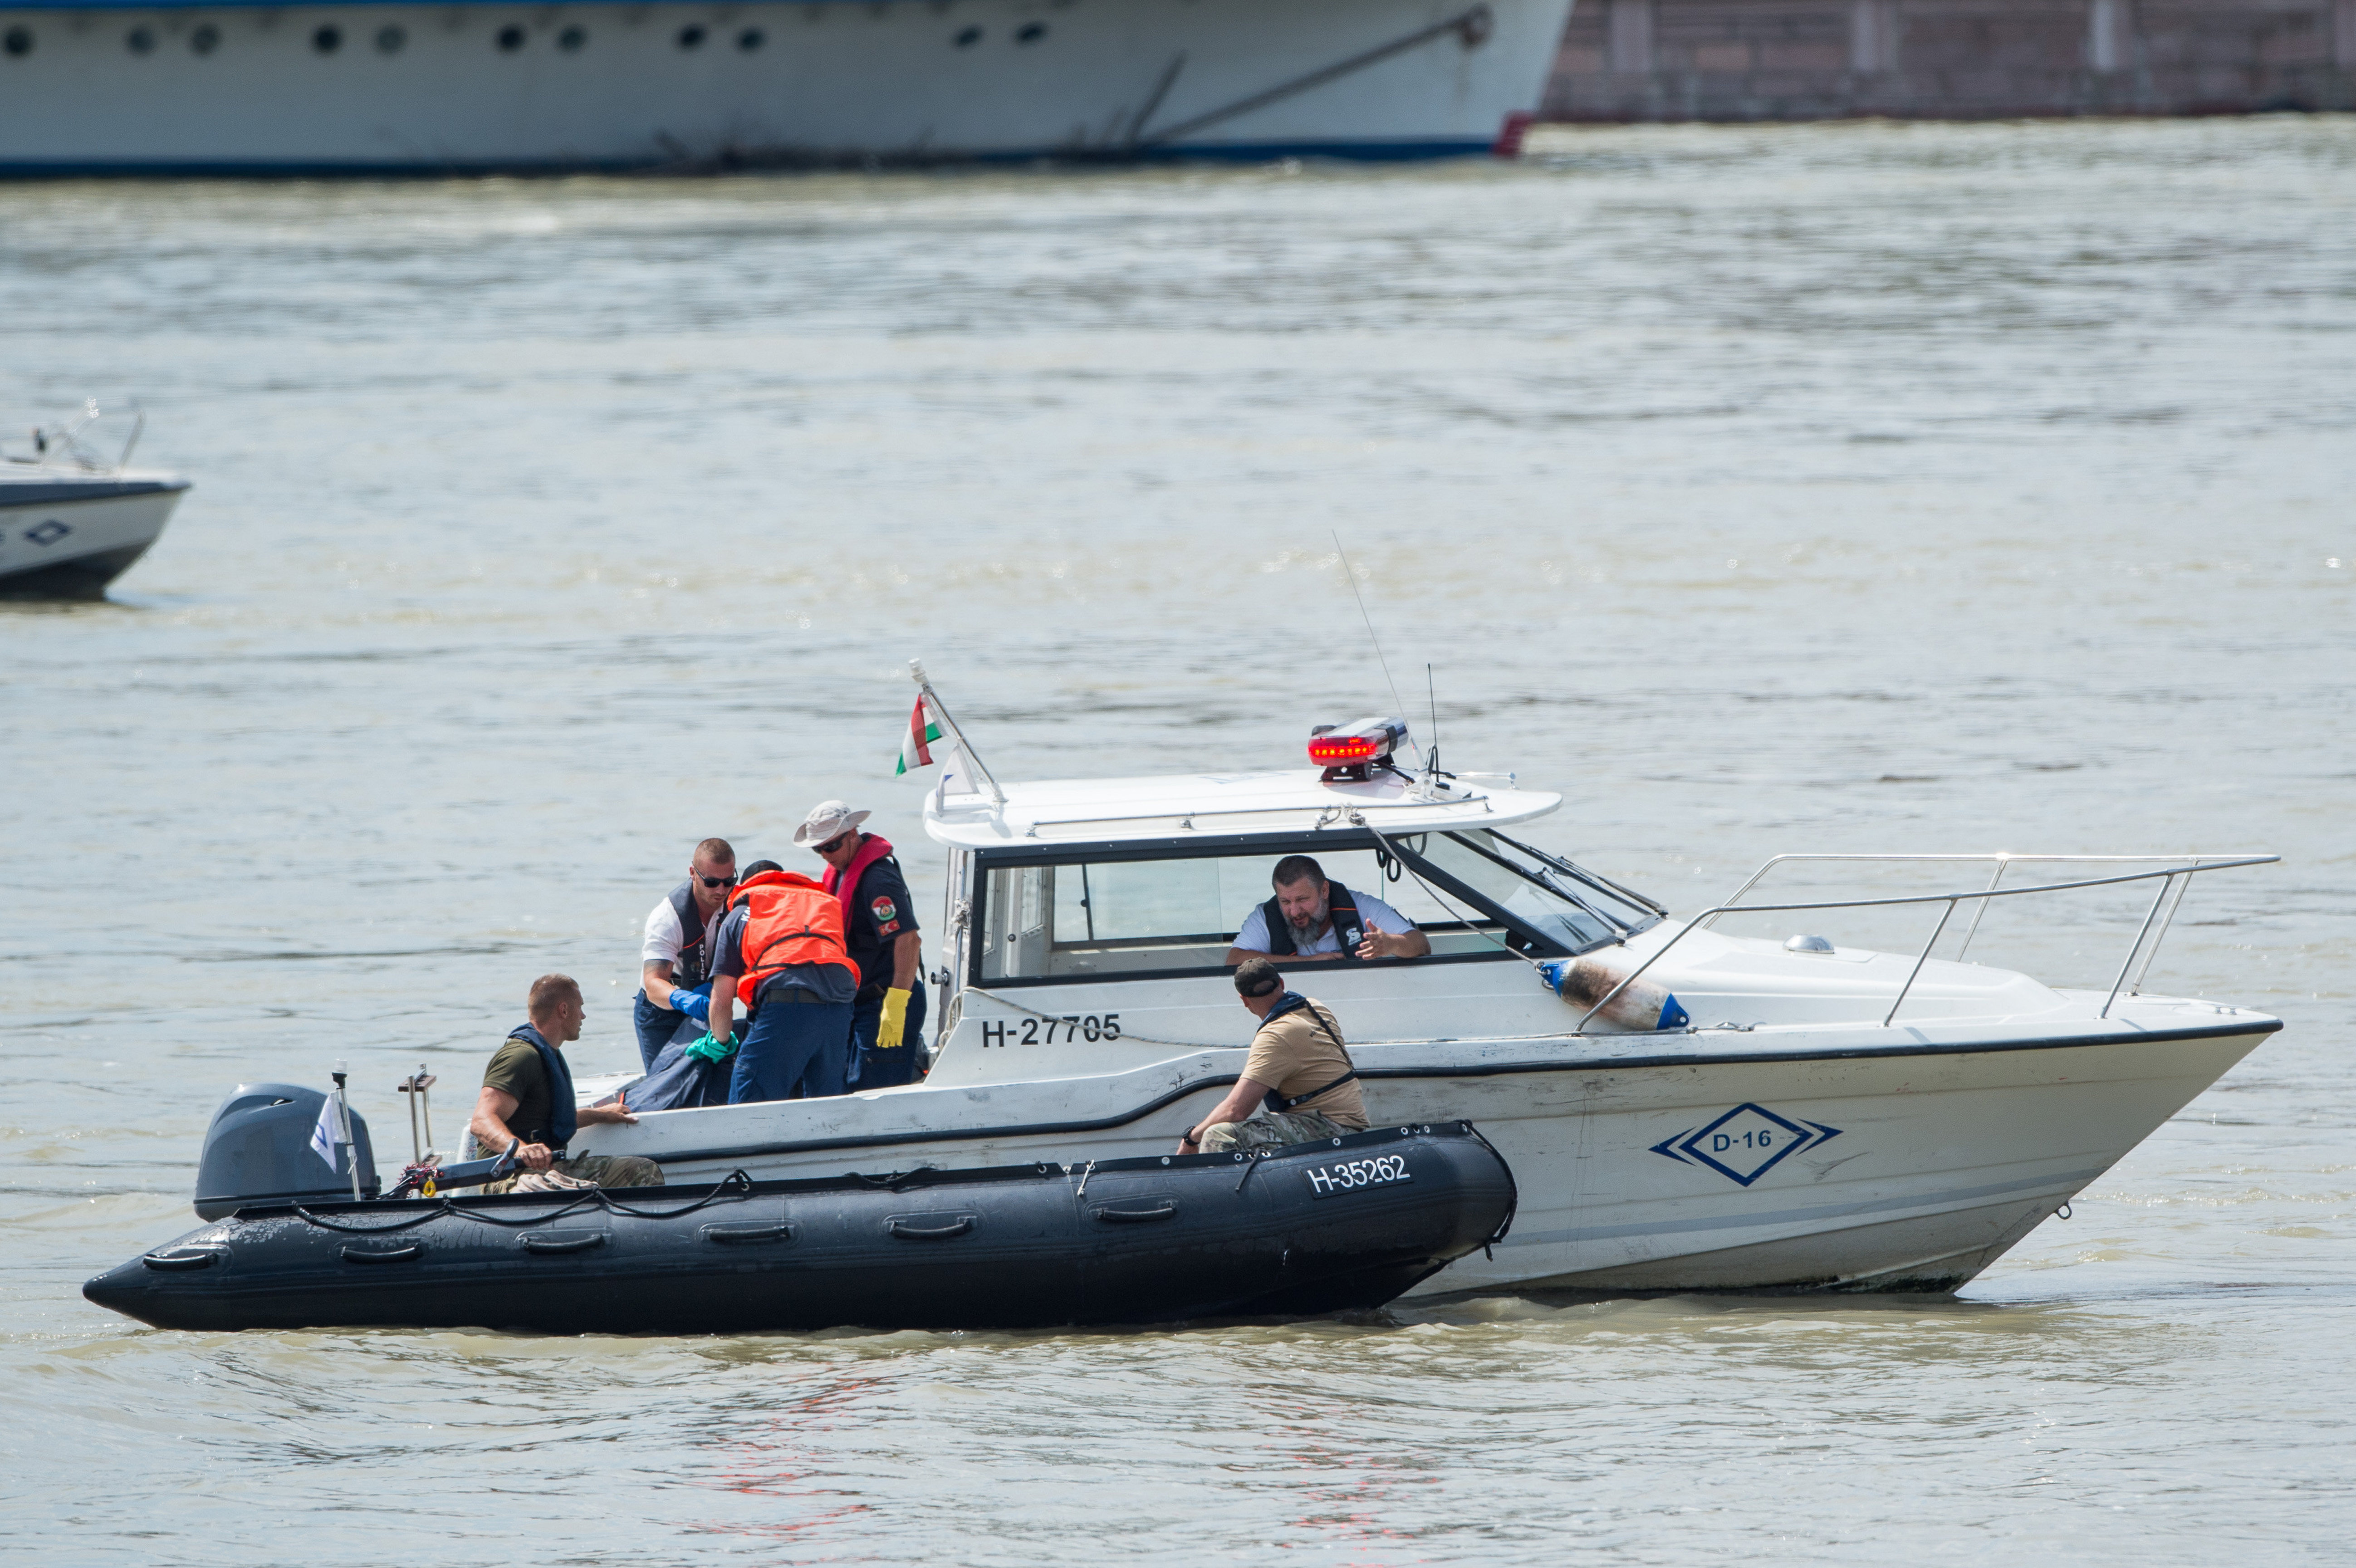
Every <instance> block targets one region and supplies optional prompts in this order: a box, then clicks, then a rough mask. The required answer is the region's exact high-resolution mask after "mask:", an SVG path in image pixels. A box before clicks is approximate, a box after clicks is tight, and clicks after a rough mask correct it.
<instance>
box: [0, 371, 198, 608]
mask: <svg viewBox="0 0 2356 1568" xmlns="http://www.w3.org/2000/svg"><path fill="white" fill-rule="evenodd" d="M125 412H127V413H130V414H131V416H132V426H131V434H130V435H128V436H126V437H125V438H124V440H123V447H122V450H121V451H119V452H117V453H116V454H115V455H114V456H113V458H112V461H109V460H107V459H106V458H103V457H102V456H98V455H97V454H95V453H93V452H92V451H91V448H90V446H89V445H88V444H87V438H88V437H89V436H90V435H91V434H92V430H93V427H95V426H97V425H98V424H101V422H102V421H107V420H111V419H113V418H115V417H116V415H114V414H112V413H108V412H107V411H104V410H102V409H101V408H100V407H99V406H98V404H97V403H85V404H83V405H82V410H81V412H80V413H78V414H76V415H75V416H74V417H73V418H71V419H70V420H67V421H66V422H65V423H64V424H56V425H44V426H42V427H40V428H39V429H37V430H35V431H34V432H33V437H32V451H31V453H30V454H29V455H27V456H18V455H16V454H13V453H0V596H6V597H9V598H56V599H87V598H96V597H98V596H100V595H102V594H103V593H105V592H106V585H108V584H109V583H112V582H113V581H114V579H115V578H117V577H120V576H121V575H123V573H125V572H127V571H129V570H130V569H131V564H132V563H133V562H134V561H136V560H138V559H139V557H141V556H142V555H145V553H147V547H148V546H149V545H151V544H153V543H155V541H156V538H157V537H158V536H159V535H161V534H162V533H163V532H164V524H165V523H166V522H168V521H171V516H172V509H173V508H174V507H176V506H177V505H179V503H180V497H181V495H182V493H183V492H185V491H186V490H187V488H188V481H187V479H185V478H181V477H180V476H179V475H177V474H169V473H163V472H160V471H150V470H139V469H134V468H132V467H130V466H129V465H130V462H131V453H132V449H133V448H134V447H135V446H138V445H139V435H140V432H141V431H143V430H145V428H146V424H147V416H146V415H145V414H144V413H138V412H137V411H136V410H130V411H125Z"/></svg>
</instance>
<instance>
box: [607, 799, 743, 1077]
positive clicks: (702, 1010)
mask: <svg viewBox="0 0 2356 1568" xmlns="http://www.w3.org/2000/svg"><path fill="white" fill-rule="evenodd" d="M734 886H736V852H735V851H734V850H733V849H731V848H730V847H729V846H728V841H727V840H726V839H705V840H704V841H703V842H702V843H700V844H697V845H696V846H695V854H693V855H692V856H691V857H690V858H689V860H688V864H687V880H686V881H684V882H682V883H680V885H679V886H676V887H674V888H672V889H671V890H670V897H668V898H665V899H664V900H663V901H662V902H661V903H659V904H658V905H656V906H655V907H654V909H653V911H652V912H651V913H649V914H648V916H647V932H646V945H645V946H644V947H643V948H642V949H640V950H639V954H638V958H639V966H638V976H639V979H640V981H641V982H642V984H641V985H640V988H639V991H638V994H637V1002H636V1004H635V1005H634V1006H633V1008H632V1010H631V1022H632V1023H633V1024H634V1025H636V1026H637V1031H638V1060H639V1063H640V1065H642V1066H644V1067H645V1068H647V1069H649V1070H651V1069H653V1067H654V1065H655V1058H656V1057H658V1056H659V1055H661V1054H662V1048H663V1047H665V1046H667V1045H669V1044H670V1042H671V1036H673V1035H675V1034H677V1033H678V1032H679V1028H680V1025H681V1024H682V1023H684V1022H686V1021H687V1020H689V1019H693V1020H694V1021H695V1022H696V1023H697V1024H699V1025H701V1024H703V1023H705V1022H707V1021H708V1020H709V1019H710V1016H711V1006H712V994H711V993H712V955H713V954H714V953H715V952H717V951H718V950H719V945H718V942H717V940H716V938H717V935H718V932H719V929H720V920H721V917H722V916H723V915H725V914H726V913H727V912H728V894H729V891H730V889H732V888H734Z"/></svg>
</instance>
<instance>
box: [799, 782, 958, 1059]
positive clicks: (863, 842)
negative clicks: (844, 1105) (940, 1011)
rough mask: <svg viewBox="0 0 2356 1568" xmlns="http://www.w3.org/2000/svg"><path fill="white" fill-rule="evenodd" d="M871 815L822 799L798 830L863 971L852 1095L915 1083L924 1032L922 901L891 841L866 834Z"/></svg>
mask: <svg viewBox="0 0 2356 1568" xmlns="http://www.w3.org/2000/svg"><path fill="white" fill-rule="evenodd" d="M867 817H868V813H867V812H865V811H852V810H851V808H850V807H849V806H847V805H845V804H844V803H843V802H842V801H841V800H822V801H820V802H819V804H818V805H817V806H816V807H814V808H812V809H811V811H810V814H809V816H808V817H807V818H805V819H804V820H803V822H802V825H801V826H800V827H798V828H796V829H795V830H794V842H795V843H798V844H805V845H807V846H809V849H810V850H812V851H813V852H814V853H816V854H817V855H818V857H819V859H820V860H823V861H825V862H826V866H827V870H826V875H825V877H824V878H823V880H822V883H821V886H824V887H825V888H826V890H827V891H828V892H830V893H832V894H833V895H834V896H835V897H837V898H839V899H841V902H842V926H843V932H844V936H845V940H846V941H847V943H848V945H849V947H850V949H851V959H852V961H855V962H856V963H857V964H858V965H859V973H860V977H861V980H860V987H859V995H858V998H857V1000H856V1001H855V1002H854V1004H852V1007H851V1039H850V1041H849V1043H848V1050H849V1054H850V1067H849V1078H850V1087H851V1088H852V1089H854V1090H858V1089H889V1088H891V1087H892V1086H893V1085H894V1084H899V1083H908V1082H911V1081H913V1080H914V1079H915V1078H916V1058H917V1055H918V1053H919V1052H921V1051H922V1050H923V1049H924V1032H925V982H924V977H923V975H922V973H921V972H920V970H921V965H922V959H923V948H924V939H923V938H921V937H919V936H918V935H917V934H916V902H915V900H914V899H912V898H910V897H908V879H907V878H906V877H905V876H904V875H901V874H900V863H899V861H897V860H896V859H894V857H893V854H892V844H891V842H890V841H889V840H887V839H885V838H883V836H881V835H880V834H877V833H870V832H861V831H860V829H859V824H860V823H862V822H865V821H866V820H867Z"/></svg>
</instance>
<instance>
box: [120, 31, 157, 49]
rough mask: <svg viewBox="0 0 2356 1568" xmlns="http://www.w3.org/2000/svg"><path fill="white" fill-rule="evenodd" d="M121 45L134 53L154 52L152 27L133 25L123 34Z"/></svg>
mask: <svg viewBox="0 0 2356 1568" xmlns="http://www.w3.org/2000/svg"><path fill="white" fill-rule="evenodd" d="M123 48H126V49H129V50H130V51H131V52H132V53H133V54H135V55H145V54H154V53H155V29H153V28H152V27H134V28H132V29H131V30H130V31H129V32H127V33H125V34H123Z"/></svg>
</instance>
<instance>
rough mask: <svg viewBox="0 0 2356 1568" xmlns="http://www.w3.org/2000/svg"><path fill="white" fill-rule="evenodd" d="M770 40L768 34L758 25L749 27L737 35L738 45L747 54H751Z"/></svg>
mask: <svg viewBox="0 0 2356 1568" xmlns="http://www.w3.org/2000/svg"><path fill="white" fill-rule="evenodd" d="M768 41H769V40H768V38H767V36H766V34H764V33H763V32H762V31H761V29H760V28H758V27H747V28H745V29H744V31H743V32H741V33H739V34H737V35H736V47H737V48H740V49H743V50H744V52H745V53H746V54H751V53H752V52H753V51H754V50H755V49H757V48H760V47H761V46H762V45H763V44H765V43H767V42H768Z"/></svg>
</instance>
